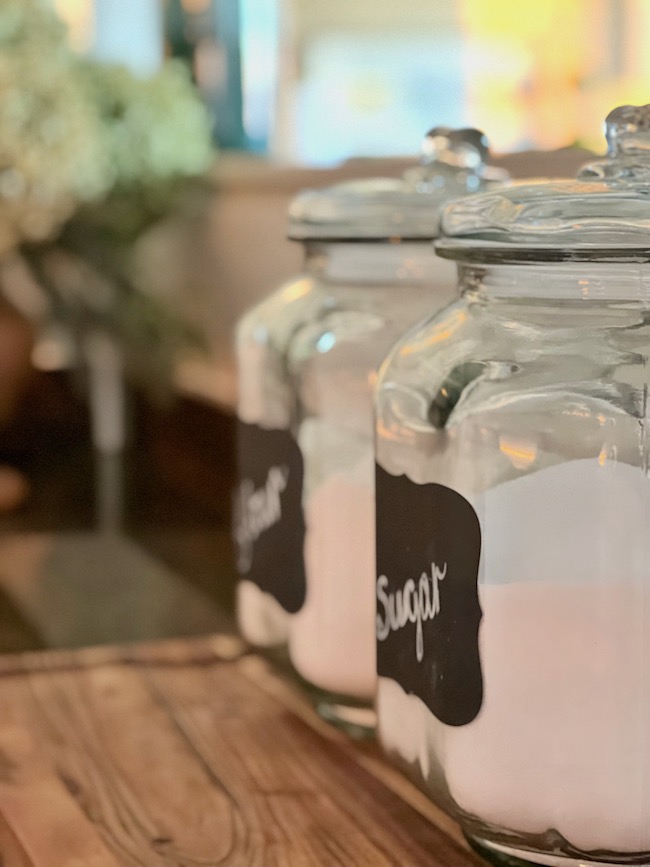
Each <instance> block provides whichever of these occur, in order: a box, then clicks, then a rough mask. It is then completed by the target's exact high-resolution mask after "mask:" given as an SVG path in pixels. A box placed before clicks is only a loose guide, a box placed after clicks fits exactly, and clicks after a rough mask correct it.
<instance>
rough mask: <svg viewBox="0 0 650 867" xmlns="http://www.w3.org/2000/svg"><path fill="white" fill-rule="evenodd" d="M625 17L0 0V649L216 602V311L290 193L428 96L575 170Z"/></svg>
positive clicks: (260, 260) (417, 121)
mask: <svg viewBox="0 0 650 867" xmlns="http://www.w3.org/2000/svg"><path fill="white" fill-rule="evenodd" d="M649 42H650V3H648V2H647V0H543V2H531V3H522V2H521V0H401V2H400V3H395V2H393V0H354V2H350V0H0V89H1V90H2V97H3V98H2V100H1V101H0V529H1V530H3V533H2V535H0V649H21V648H25V647H37V646H69V645H71V644H82V643H100V642H104V641H113V640H125V639H132V638H147V637H161V636H164V635H171V634H181V633H194V632H200V631H211V630H213V629H219V628H230V623H231V621H230V612H231V609H232V598H233V586H234V581H235V576H234V567H233V562H232V555H231V546H230V539H229V521H230V493H229V491H230V486H231V483H232V477H233V462H234V436H233V418H234V404H235V394H236V374H235V371H234V365H233V352H232V335H233V328H234V325H235V323H236V321H237V319H238V318H239V316H240V315H241V314H242V312H243V311H244V310H245V309H246V308H247V307H249V306H250V305H252V304H254V303H256V302H257V301H259V300H261V299H262V298H263V297H264V296H265V295H267V294H269V293H270V292H271V291H273V290H274V289H275V288H276V287H277V286H278V285H280V283H281V282H282V281H283V280H286V279H288V278H289V277H291V276H292V275H293V274H295V273H296V272H297V271H298V269H299V268H300V263H301V250H300V249H299V247H298V246H297V245H295V244H290V243H289V242H287V241H286V240H285V225H286V210H287V206H288V203H289V201H290V200H291V198H292V197H293V196H294V195H295V194H296V193H297V192H298V191H299V190H300V189H302V188H305V187H318V186H324V185H328V184H331V183H334V182H337V181H339V180H341V179H345V178H353V177H363V176H371V175H390V176H397V175H399V174H401V172H402V171H403V170H404V168H405V167H406V166H408V165H411V164H412V163H414V162H416V161H417V159H418V151H419V147H420V142H421V139H422V137H423V135H424V133H425V132H426V131H427V130H428V129H429V128H430V127H431V126H433V125H440V124H444V125H449V126H468V125H469V126H476V127H479V128H481V129H483V130H484V131H485V132H486V133H487V135H488V138H489V140H490V145H491V149H492V152H493V161H494V162H495V163H497V164H500V165H505V166H506V167H507V168H508V169H509V170H510V171H511V173H512V175H513V176H514V177H515V178H520V177H530V176H536V175H553V176H560V175H562V176H567V175H569V176H571V175H573V174H574V173H575V171H576V169H577V167H578V166H579V165H580V164H581V163H582V162H583V161H584V160H585V158H586V157H587V156H588V154H589V153H590V152H592V151H596V152H602V151H603V150H604V144H605V143H604V139H603V135H602V133H603V120H604V118H605V116H606V114H607V113H608V112H609V111H610V110H611V108H613V107H614V106H616V105H618V104H623V103H639V104H643V103H645V102H647V101H648V100H649V94H650V54H649V53H648V51H647V50H646V46H647V44H648V43H649ZM3 636H4V637H3Z"/></svg>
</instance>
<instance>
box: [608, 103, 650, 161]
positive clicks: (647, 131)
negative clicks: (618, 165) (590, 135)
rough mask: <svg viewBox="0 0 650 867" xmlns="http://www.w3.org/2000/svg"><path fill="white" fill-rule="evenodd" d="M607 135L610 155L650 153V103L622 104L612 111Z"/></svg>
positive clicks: (609, 115) (609, 116)
mask: <svg viewBox="0 0 650 867" xmlns="http://www.w3.org/2000/svg"><path fill="white" fill-rule="evenodd" d="M605 137H606V139H607V150H608V153H609V155H610V157H616V156H619V155H623V154H641V153H644V152H646V153H650V105H621V106H619V107H618V108H615V109H614V110H613V111H610V113H609V114H608V115H607V118H606V120H605Z"/></svg>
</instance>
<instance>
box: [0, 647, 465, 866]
mask: <svg viewBox="0 0 650 867" xmlns="http://www.w3.org/2000/svg"><path fill="white" fill-rule="evenodd" d="M479 863H481V862H479V860H478V858H476V857H475V856H474V855H473V854H472V853H470V852H469V851H468V850H467V848H466V847H465V844H464V843H463V841H462V838H461V836H460V834H459V832H458V830H457V828H456V826H455V825H454V824H453V823H451V822H450V821H449V820H448V819H446V817H444V816H443V815H442V814H441V813H440V812H439V811H437V810H436V809H435V808H434V807H433V806H432V805H430V804H429V802H428V801H427V800H426V799H425V798H424V797H423V796H422V795H421V794H420V793H419V792H418V791H417V790H416V789H415V788H413V787H411V785H410V784H409V783H407V782H406V781H404V780H402V778H401V777H400V776H399V775H398V774H396V773H395V772H393V771H392V769H391V768H390V767H389V766H388V765H387V764H386V763H384V761H383V760H382V759H381V757H380V755H379V753H378V750H377V748H376V746H374V745H373V744H370V743H368V744H355V743H353V742H351V741H349V740H348V739H347V738H346V737H345V736H344V735H342V734H340V733H339V732H337V731H335V730H333V729H331V728H330V727H329V726H327V725H325V724H324V723H322V722H321V721H320V720H319V719H318V718H317V717H316V716H315V714H313V712H312V711H311V708H310V707H309V706H308V705H307V703H306V702H305V700H304V699H303V698H302V696H301V695H300V694H299V692H298V691H297V690H295V689H294V688H293V686H292V685H291V684H290V683H289V682H288V681H286V680H284V679H283V678H282V677H280V676H279V675H278V674H277V673H276V672H274V671H273V670H272V669H271V668H270V667H269V666H268V664H267V663H266V662H265V661H263V660H262V659H260V658H259V657H256V656H252V655H248V654H246V653H245V652H244V648H243V647H242V645H241V643H240V642H239V641H238V639H236V638H234V637H229V636H218V637H214V638H198V639H191V638H190V639H180V640H173V641H165V642H161V643H155V644H146V645H134V646H131V647H121V648H120V647H107V648H98V649H91V650H72V651H45V652H37V653H27V654H19V655H14V656H5V657H0V864H2V865H4V867H116V865H126V867H136V865H137V867H154V865H155V867H198V865H201V867H206V865H217V864H220V865H221V864H224V865H236V867H239V865H241V867H248V865H259V867H273V865H283V867H284V865H291V867H292V865H299V867H302V865H310V867H311V865H344V867H351V865H355V867H356V865H367V867H382V865H399V867H406V865H428V867H472V865H473V867H476V865H478V864H479Z"/></svg>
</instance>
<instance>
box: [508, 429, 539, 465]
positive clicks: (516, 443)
mask: <svg viewBox="0 0 650 867" xmlns="http://www.w3.org/2000/svg"><path fill="white" fill-rule="evenodd" d="M499 451H500V452H501V454H503V455H505V456H506V457H507V458H509V460H510V463H511V464H512V465H513V466H514V467H516V468H517V469H518V470H525V469H526V467H529V466H530V465H531V464H532V463H533V462H534V461H535V459H536V458H537V446H536V445H535V444H534V443H529V442H527V441H526V440H520V439H515V438H513V437H505V436H501V437H499Z"/></svg>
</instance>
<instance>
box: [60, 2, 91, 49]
mask: <svg viewBox="0 0 650 867" xmlns="http://www.w3.org/2000/svg"><path fill="white" fill-rule="evenodd" d="M54 7H55V9H56V11H57V14H58V15H59V17H60V18H61V19H62V20H63V21H64V22H65V23H66V25H67V27H68V38H69V40H70V44H71V45H72V47H73V48H74V49H76V50H77V51H88V49H89V48H90V46H91V44H92V38H93V3H92V0H54Z"/></svg>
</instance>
